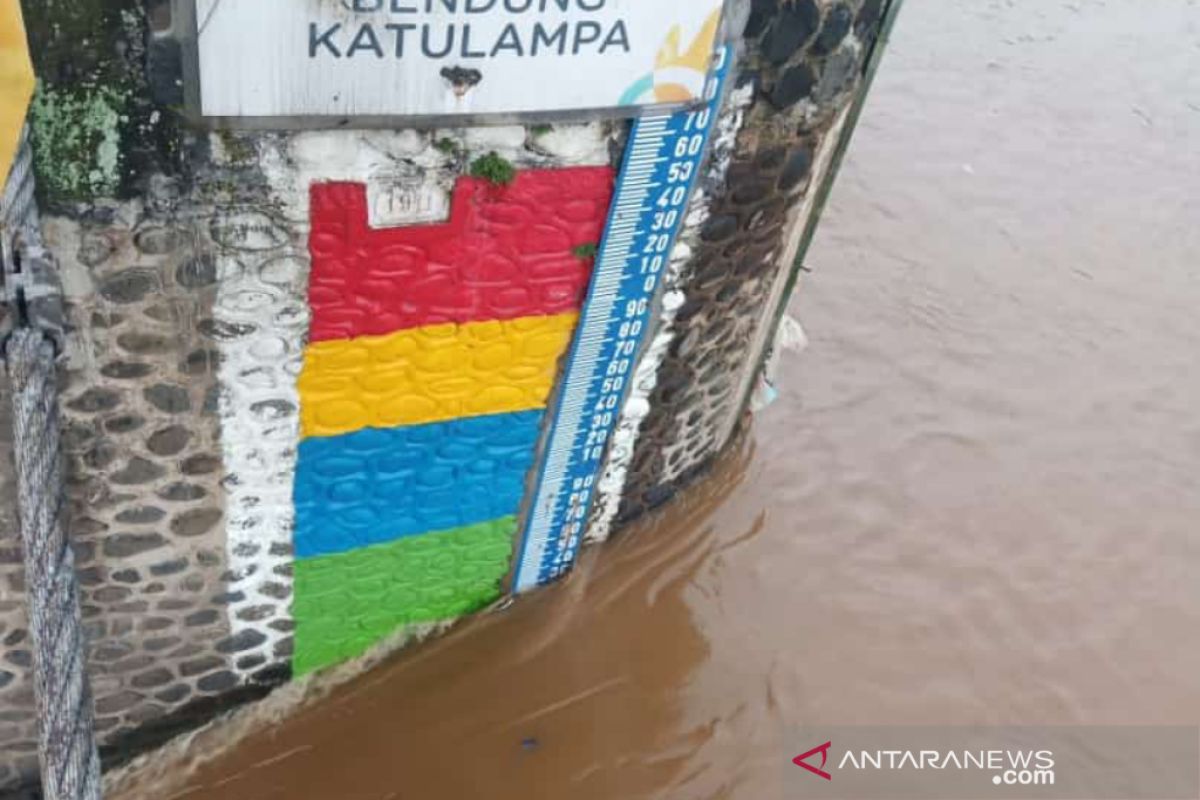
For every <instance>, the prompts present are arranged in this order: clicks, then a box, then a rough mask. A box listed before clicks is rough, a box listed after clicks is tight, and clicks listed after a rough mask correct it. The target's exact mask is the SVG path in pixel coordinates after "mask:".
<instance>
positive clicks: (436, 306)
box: [309, 167, 614, 341]
mask: <svg viewBox="0 0 1200 800" xmlns="http://www.w3.org/2000/svg"><path fill="white" fill-rule="evenodd" d="M613 177H614V173H613V170H612V169H610V168H608V167H573V168H569V169H543V170H524V171H521V172H518V173H517V177H516V179H515V180H514V181H513V182H512V183H511V184H509V185H508V186H505V187H497V186H493V185H491V184H489V183H487V182H486V181H482V180H478V179H475V178H460V179H459V180H458V183H457V184H456V185H455V188H454V197H453V199H452V201H451V210H450V221H449V222H446V223H442V224H434V225H417V226H411V227H403V228H387V229H379V230H372V229H371V228H369V227H368V225H367V192H366V186H365V185H363V184H361V183H322V184H314V185H313V186H312V189H311V201H312V233H311V236H310V237H309V248H310V250H311V252H312V275H311V277H310V278H309V302H310V304H311V306H312V328H311V333H310V336H311V339H312V341H324V340H329V339H346V338H351V337H355V336H374V335H380V334H386V333H392V332H393V331H397V330H401V329H404V328H414V327H417V326H420V325H433V324H439V323H443V322H483V321H487V320H505V319H515V318H517V317H526V316H534V315H543V314H559V313H562V312H566V311H575V310H578V309H579V308H580V307H581V306H582V304H583V298H584V294H585V293H586V291H587V285H588V281H589V280H590V278H591V269H592V264H591V261H590V260H585V259H581V258H579V257H578V256H576V255H575V254H574V253H572V250H573V249H574V248H576V247H578V246H579V245H583V244H598V243H599V242H600V237H601V235H602V233H603V229H604V221H605V218H606V217H607V215H608V206H609V203H610V201H611V199H612V191H613Z"/></svg>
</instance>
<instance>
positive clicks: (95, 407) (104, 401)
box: [66, 388, 121, 414]
mask: <svg viewBox="0 0 1200 800" xmlns="http://www.w3.org/2000/svg"><path fill="white" fill-rule="evenodd" d="M120 404H121V395H120V394H119V393H118V392H114V391H113V390H111V389H96V388H93V389H88V390H87V391H86V392H84V393H83V394H81V395H79V397H76V398H75V399H74V400H71V401H69V402H68V403H66V406H67V408H69V409H71V410H72V411H78V412H80V413H82V414H95V413H97V412H100V411H112V410H113V409H114V408H116V407H117V406H119V405H120Z"/></svg>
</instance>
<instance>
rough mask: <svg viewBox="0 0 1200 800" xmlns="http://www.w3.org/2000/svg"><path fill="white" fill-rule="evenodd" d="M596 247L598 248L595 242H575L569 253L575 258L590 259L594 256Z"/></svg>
mask: <svg viewBox="0 0 1200 800" xmlns="http://www.w3.org/2000/svg"><path fill="white" fill-rule="evenodd" d="M598 249H599V248H598V247H597V246H596V243H595V242H588V243H587V244H577V245H575V246H574V247H572V248H571V255H573V256H575V257H576V258H579V259H583V260H584V261H591V260H592V259H593V258H595V257H596V251H597V250H598Z"/></svg>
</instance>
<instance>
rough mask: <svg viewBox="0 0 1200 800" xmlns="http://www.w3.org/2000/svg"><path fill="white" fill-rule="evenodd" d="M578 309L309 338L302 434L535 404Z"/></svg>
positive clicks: (539, 404)
mask: <svg viewBox="0 0 1200 800" xmlns="http://www.w3.org/2000/svg"><path fill="white" fill-rule="evenodd" d="M578 317H579V315H578V314H574V313H572V314H556V315H554V316H547V317H524V318H521V319H515V320H509V321H506V322H472V323H467V324H464V325H454V324H448V325H430V326H427V327H423V328H413V329H410V330H405V331H399V332H397V333H393V334H389V335H387V336H363V337H360V338H357V339H345V340H336V341H326V342H315V343H313V344H310V345H309V346H308V349H307V350H306V351H305V354H304V370H303V372H301V374H300V381H299V388H300V424H301V432H302V434H303V435H304V436H335V435H337V434H341V433H349V432H351V431H356V430H359V429H362V428H370V427H374V428H391V427H395V426H398V425H422V424H425V423H429V422H441V421H444V420H448V419H456V418H458V417H473V416H480V415H483V414H502V413H507V412H510V411H531V410H534V409H538V408H544V407H545V406H546V402H547V400H548V399H549V397H550V390H551V389H552V388H553V386H554V377H555V375H556V373H557V369H558V359H559V357H560V356H562V354H563V353H564V352H565V351H566V349H567V346H568V345H569V344H570V343H571V335H572V333H574V331H575V324H576V322H577V320H578Z"/></svg>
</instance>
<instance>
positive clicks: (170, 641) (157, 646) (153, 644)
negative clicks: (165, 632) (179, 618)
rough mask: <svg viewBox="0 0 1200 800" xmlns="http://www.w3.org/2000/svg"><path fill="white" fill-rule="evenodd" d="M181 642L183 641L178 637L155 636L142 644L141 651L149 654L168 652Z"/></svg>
mask: <svg viewBox="0 0 1200 800" xmlns="http://www.w3.org/2000/svg"><path fill="white" fill-rule="evenodd" d="M182 641H183V639H181V638H179V637H178V636H156V637H154V638H151V639H147V640H146V641H144V642H142V649H143V650H146V651H148V652H151V653H157V652H159V651H161V650H170V649H171V648H172V647H174V646H175V645H177V644H179V643H180V642H182Z"/></svg>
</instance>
